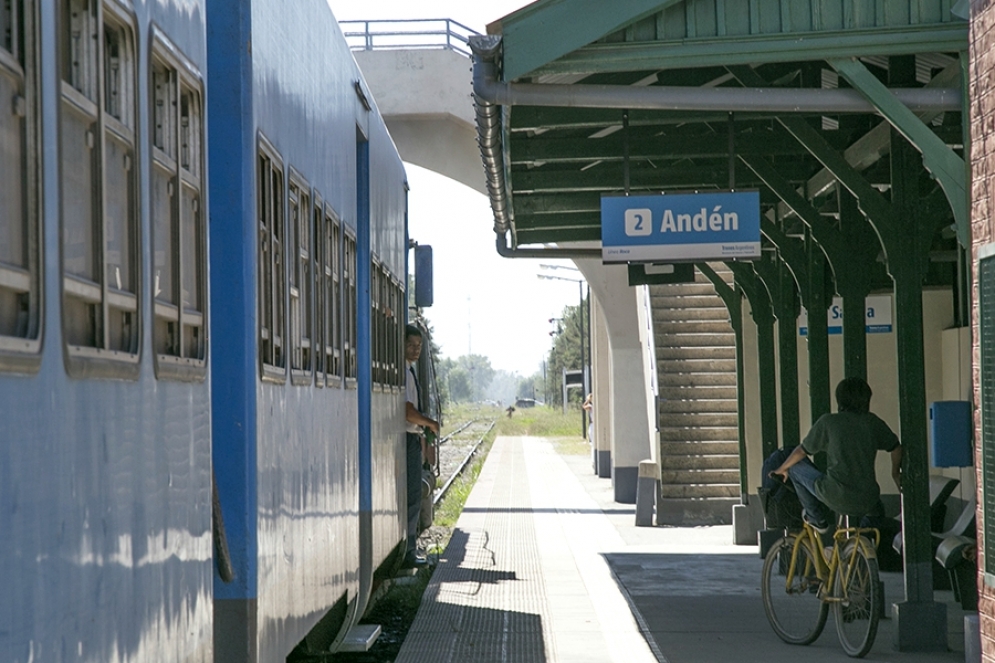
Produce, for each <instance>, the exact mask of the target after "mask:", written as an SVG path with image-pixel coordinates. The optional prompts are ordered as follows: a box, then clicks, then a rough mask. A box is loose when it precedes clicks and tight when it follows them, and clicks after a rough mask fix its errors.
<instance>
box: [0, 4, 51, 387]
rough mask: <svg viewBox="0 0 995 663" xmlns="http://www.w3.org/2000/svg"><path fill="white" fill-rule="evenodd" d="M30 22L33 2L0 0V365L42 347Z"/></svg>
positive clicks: (24, 368) (34, 364)
mask: <svg viewBox="0 0 995 663" xmlns="http://www.w3.org/2000/svg"><path fill="white" fill-rule="evenodd" d="M36 25H37V24H36V20H35V5H34V2H31V1H29V0H3V1H0V99H7V100H10V102H9V103H10V105H9V106H7V107H6V108H3V109H0V172H2V173H3V177H0V370H12V371H18V372H33V371H35V370H37V368H38V365H39V361H40V357H39V351H40V350H41V294H42V293H41V280H40V279H41V275H40V268H39V242H40V234H39V219H40V213H39V203H40V201H39V197H38V195H37V191H38V189H39V177H38V165H39V158H40V148H39V145H38V140H37V136H38V133H37V127H38V113H37V103H38V96H37V85H36V82H37V81H36V75H37V74H36V72H37V71H38V61H37V57H36V53H37V51H36V50H35V46H34V45H35V44H37V43H38V38H37V27H36Z"/></svg>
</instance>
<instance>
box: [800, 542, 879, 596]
mask: <svg viewBox="0 0 995 663" xmlns="http://www.w3.org/2000/svg"><path fill="white" fill-rule="evenodd" d="M864 535H872V536H873V539H874V545H873V546H871V545H870V540H869V539H868V538H867V537H866V536H864ZM849 541H855V542H856V545H854V546H852V547H851V549H850V551H849V559H847V560H844V559H843V558H842V555H841V549H842V547H845V545H846V544H847V543H848V542H849ZM880 542H881V533H880V532H879V531H878V530H877V529H875V528H873V527H840V528H837V529H836V532H835V533H834V534H833V552H832V554H831V555H830V557H829V559H826V556H825V551H824V550H823V547H822V539H820V538H819V533H818V532H816V531H815V528H813V527H812V526H811V525H809V524H808V523H805V524H804V525H803V527H802V531H801V533H800V534H799V535H798V536H796V537H795V544H794V546H793V547H792V549H791V563H790V564H789V565H788V573H787V574H786V576H785V590H788V589H790V587H791V584H792V582H793V581H794V579H795V573H796V572H797V565H798V550H799V548H800V547H801V546H803V545H807V546H808V547H809V549H810V550H811V551H812V555H811V558H812V559H813V560H815V569H814V570H815V575H816V577H817V578H818V579H819V581H820V582H821V586H820V587H819V592H818V597H819V599H820V600H821V601H823V602H825V603H835V602H840V601H847V600H849V597H848V596H846V595H843V596H836V595H834V594H833V586H834V584H835V583H834V582H833V581H834V580H835V578H836V574H837V573H838V572H842V573H844V574H845V577H844V580H845V581H846V582H843V583H841V585H842V586H843V588H844V592H845V591H846V587H848V586H849V580H850V574H851V573H853V568H854V564H853V562H854V560H855V559H856V557H857V554H858V546H859V547H861V548H863V552H864V554H865V555H866V556H867V557H868V558H871V559H874V558H876V557H877V546H878V545H879V544H880ZM802 571H803V572H808V569H802Z"/></svg>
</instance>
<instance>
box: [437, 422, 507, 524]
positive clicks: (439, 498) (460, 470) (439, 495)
mask: <svg viewBox="0 0 995 663" xmlns="http://www.w3.org/2000/svg"><path fill="white" fill-rule="evenodd" d="M477 421H479V419H478V420H477ZM496 423H497V421H496V420H495V421H492V422H491V425H490V426H488V427H487V430H485V431H484V433H483V435H481V436H480V439H479V440H477V442H476V443H475V444H474V445H473V448H472V449H470V452H469V453H468V454H467V455H466V458H464V459H463V462H461V463H460V464H459V467H457V468H456V471H455V472H453V473H452V475H451V476H450V477H449V479H447V480H446V483H445V484H443V486H442V488H440V489H439V492H438V493H437V494H436V495H435V496H434V497H433V498H432V505H433V506H436V505H438V503H439V502H441V501H442V498H443V497H444V496H445V494H446V492H447V491H448V490H449V488H450V486H452V485H453V482H454V481H455V480H456V478H457V477H458V476H459V475H460V474H462V473H463V470H465V469H466V466H467V465H468V464H469V463H470V459H471V458H473V455H474V454H475V453H477V449H479V448H480V445H481V444H483V442H484V438H485V437H487V434H488V433H490V432H491V429H493V428H494V425H495V424H496Z"/></svg>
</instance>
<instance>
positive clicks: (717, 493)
mask: <svg viewBox="0 0 995 663" xmlns="http://www.w3.org/2000/svg"><path fill="white" fill-rule="evenodd" d="M660 496H661V497H663V498H664V499H667V498H674V497H676V498H695V497H697V498H709V497H739V482H738V481H737V482H736V483H734V484H723V483H710V484H700V483H699V484H679V483H672V484H666V483H661V484H660Z"/></svg>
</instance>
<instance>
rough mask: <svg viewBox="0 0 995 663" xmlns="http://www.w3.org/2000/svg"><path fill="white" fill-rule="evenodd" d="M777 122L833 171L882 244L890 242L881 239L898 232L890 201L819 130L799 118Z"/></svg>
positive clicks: (781, 119)
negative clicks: (854, 198)
mask: <svg viewBox="0 0 995 663" xmlns="http://www.w3.org/2000/svg"><path fill="white" fill-rule="evenodd" d="M778 122H780V123H781V124H782V125H784V128H785V129H787V130H788V132H789V133H790V134H791V135H792V136H794V137H795V138H797V139H798V142H799V143H801V144H802V145H804V146H805V149H807V150H808V151H809V153H810V154H811V155H812V156H814V157H815V158H816V159H817V160H818V161H819V163H821V164H822V165H823V167H824V168H825V169H826V170H828V171H829V172H830V173H832V174H833V177H835V178H836V179H837V180H839V182H840V184H842V185H843V186H844V187H846V189H847V190H848V191H850V193H852V194H853V195H854V197H856V198H857V204H858V206H859V207H860V209H861V211H863V213H864V214H865V215H867V216H868V217H870V219H871V224H872V225H873V226H874V229H875V230H877V232H878V236H879V237H880V238H881V239H882V242H881V243H882V244H883V245H884V246H885V248H886V249H887V247H888V246H889V245H890V244H891V242H887V241H884V240H885V239H890V237H889V238H886V237H885V235H886V234H888V233H897V232H900V228H899V226H898V224H896V223H894V221H895V219H894V214H893V213H892V209H891V203H890V202H889V201H888V199H887V198H885V197H884V196H882V195H881V192H880V191H878V190H877V189H875V188H874V187H872V186H871V185H870V184H869V183H868V182H867V180H866V179H864V176H863V175H861V174H860V173H859V172H857V171H856V170H855V169H854V168H853V166H851V165H850V164H849V163H848V162H847V160H846V159H845V158H844V157H843V156H842V155H841V154H840V153H839V152H837V151H836V150H834V149H833V148H832V146H831V145H830V144H829V143H827V142H826V139H825V138H823V137H822V136H821V135H820V134H819V132H818V131H816V130H815V129H814V128H812V127H811V126H810V125H809V124H808V123H807V122H806V121H805V120H802V119H800V118H791V117H782V118H778Z"/></svg>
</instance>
